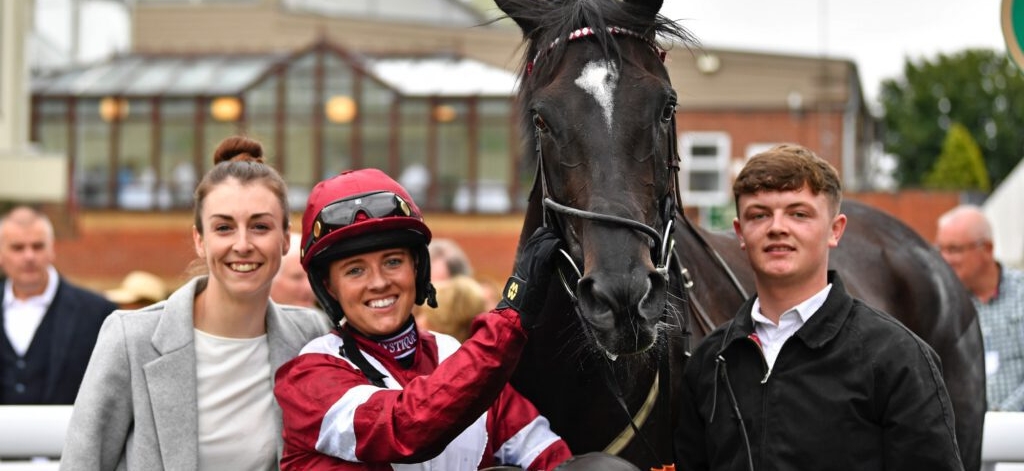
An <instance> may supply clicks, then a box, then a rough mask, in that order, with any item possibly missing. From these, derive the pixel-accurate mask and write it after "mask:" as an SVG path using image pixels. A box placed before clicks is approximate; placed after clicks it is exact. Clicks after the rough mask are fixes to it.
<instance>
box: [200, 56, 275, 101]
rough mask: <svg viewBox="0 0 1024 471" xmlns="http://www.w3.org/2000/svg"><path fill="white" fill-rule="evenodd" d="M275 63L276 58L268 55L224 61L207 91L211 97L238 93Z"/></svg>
mask: <svg viewBox="0 0 1024 471" xmlns="http://www.w3.org/2000/svg"><path fill="white" fill-rule="evenodd" d="M275 61H276V57H274V56H269V55H268V56H250V57H242V58H238V59H229V60H226V61H225V62H224V63H223V65H222V66H221V68H220V70H218V72H217V75H216V79H215V80H212V81H211V82H210V83H209V84H208V85H209V86H208V91H209V93H210V94H211V95H232V94H236V93H239V92H241V91H242V89H243V88H245V87H246V86H248V85H250V84H252V82H253V81H254V80H256V79H257V78H259V76H260V75H262V74H263V73H264V72H266V71H267V70H268V69H269V68H270V67H271V66H273V65H274V63H275Z"/></svg>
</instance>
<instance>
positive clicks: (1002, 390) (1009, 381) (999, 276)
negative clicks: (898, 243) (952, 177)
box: [935, 205, 1024, 411]
mask: <svg viewBox="0 0 1024 471" xmlns="http://www.w3.org/2000/svg"><path fill="white" fill-rule="evenodd" d="M935 245H936V247H938V249H939V252H941V253H942V258H944V259H946V262H948V263H949V265H950V266H951V267H953V271H955V272H956V276H957V277H959V278H960V281H962V282H963V284H964V286H966V287H967V290H968V291H970V292H971V300H972V301H974V307H975V308H977V310H978V322H979V324H980V325H981V335H982V337H983V338H984V340H985V373H986V378H985V383H986V389H987V393H986V396H987V399H988V408H989V410H1001V411H1021V410H1024V273H1022V272H1021V271H1019V270H1014V269H1011V268H1008V267H1006V266H1005V265H1003V264H1001V263H999V262H997V261H996V259H995V256H994V255H993V249H994V247H993V244H992V226H991V224H989V222H988V219H986V218H985V213H983V212H982V211H981V208H979V207H977V206H972V205H962V206H957V207H956V208H953V209H951V210H950V211H948V212H947V213H945V214H943V215H942V216H941V217H939V223H938V232H937V233H936V235H935Z"/></svg>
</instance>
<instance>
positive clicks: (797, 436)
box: [676, 145, 963, 471]
mask: <svg viewBox="0 0 1024 471" xmlns="http://www.w3.org/2000/svg"><path fill="white" fill-rule="evenodd" d="M733 194H734V195H735V197H736V214H737V217H736V220H735V221H734V222H733V227H734V229H735V231H736V235H737V236H738V238H739V242H740V247H741V248H743V250H744V251H746V253H747V256H748V258H749V260H750V264H751V266H752V267H753V270H754V274H755V286H756V288H757V294H756V295H755V296H753V297H752V298H751V299H749V300H747V302H746V303H745V304H744V305H743V307H741V308H740V310H739V312H738V313H737V314H736V316H735V318H734V319H733V320H732V321H731V322H729V323H727V324H725V325H723V326H721V327H720V328H719V329H717V330H716V331H715V332H713V333H712V334H711V335H710V336H708V337H707V338H706V339H705V340H704V341H703V342H702V343H701V345H700V347H699V348H698V349H697V351H696V352H695V354H694V355H693V357H692V358H691V359H690V361H689V364H688V365H687V367H686V372H685V385H684V388H683V392H682V398H681V401H682V402H681V412H680V413H681V417H680V420H681V422H680V423H682V424H684V426H682V427H680V429H681V430H680V432H679V434H678V435H677V439H676V451H677V454H678V459H679V461H680V462H681V463H683V464H684V466H683V469H686V470H689V471H695V470H706V469H714V470H751V471H752V470H754V469H757V470H792V469H813V470H844V471H847V470H883V469H884V470H917V469H928V470H962V469H963V465H962V464H961V460H960V456H959V451H958V449H957V444H956V437H955V435H954V429H953V420H954V419H953V412H952V411H953V409H952V407H951V405H950V401H949V396H948V394H947V392H946V389H945V386H944V384H943V382H942V374H941V371H940V366H939V358H938V355H936V354H935V352H934V351H933V350H932V349H931V348H930V347H929V346H928V345H927V344H925V343H924V341H922V340H921V339H920V338H918V337H917V336H915V335H914V334H913V333H912V332H911V331H910V330H909V329H907V328H906V327H904V326H903V325H902V324H900V323H899V322H898V321H896V320H895V319H894V318H892V317H891V316H889V315H888V314H885V313H882V312H880V311H878V310H876V309H874V308H872V307H870V306H868V305H866V304H864V303H863V302H861V301H860V300H857V299H854V298H852V297H850V295H849V294H847V292H846V289H845V288H844V287H843V283H842V280H840V279H839V276H838V275H837V274H836V273H835V272H833V271H829V270H828V254H829V250H830V249H831V248H832V247H836V246H837V245H838V244H839V239H840V238H841V237H842V235H843V230H844V229H845V227H846V216H845V215H843V214H840V213H839V203H840V201H841V199H842V195H841V187H840V183H839V177H838V175H837V173H836V171H835V169H834V168H832V166H831V165H829V164H828V163H827V162H825V161H824V160H822V159H821V158H819V157H818V156H816V155H814V153H813V152H811V151H810V150H808V149H806V148H803V147H800V146H794V145H782V146H778V147H775V148H773V149H771V150H769V151H767V152H764V153H762V154H759V155H756V156H754V157H753V158H752V159H751V160H750V161H749V162H748V163H747V164H746V166H745V167H744V168H743V170H742V171H741V172H740V174H739V176H738V177H737V179H736V182H735V184H734V185H733Z"/></svg>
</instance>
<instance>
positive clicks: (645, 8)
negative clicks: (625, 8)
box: [624, 0, 663, 21]
mask: <svg viewBox="0 0 1024 471" xmlns="http://www.w3.org/2000/svg"><path fill="white" fill-rule="evenodd" d="M662 2H663V0H625V2H624V3H626V4H628V5H631V6H633V7H635V8H637V9H638V10H639V11H642V12H643V13H644V14H646V15H648V16H649V17H650V18H651V20H652V21H653V20H654V18H655V17H656V16H658V12H659V11H661V4H662Z"/></svg>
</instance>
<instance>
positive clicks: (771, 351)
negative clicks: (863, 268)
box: [750, 283, 832, 377]
mask: <svg viewBox="0 0 1024 471" xmlns="http://www.w3.org/2000/svg"><path fill="white" fill-rule="evenodd" d="M831 289H832V283H829V284H828V285H825V287H824V288H822V290H821V291H818V292H817V293H815V294H814V296H811V297H810V298H807V300H805V301H804V302H802V303H800V304H797V305H796V306H793V307H792V308H789V309H787V310H786V312H783V313H782V315H781V316H779V324H778V325H776V324H775V323H774V322H772V321H771V320H770V319H768V318H767V317H765V316H764V315H763V314H761V299H760V298H757V299H754V306H753V307H751V309H750V317H751V319H753V320H754V332H756V333H757V338H758V340H759V342H760V344H761V351H762V353H764V359H765V361H766V362H767V363H768V371H769V372H770V371H771V370H772V367H773V366H775V359H776V358H778V357H779V351H780V350H782V345H783V344H785V343H786V340H789V338H790V337H792V336H793V334H795V333H796V331H798V330H800V328H801V327H803V325H804V324H806V323H807V321H808V320H810V319H811V316H813V315H814V313H815V312H817V311H818V309H819V308H821V306H822V305H823V304H825V299H826V298H828V293H829V291H830V290H831ZM766 377H767V376H766Z"/></svg>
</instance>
